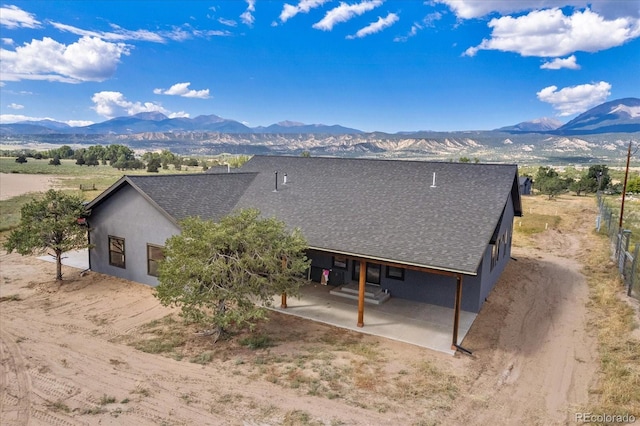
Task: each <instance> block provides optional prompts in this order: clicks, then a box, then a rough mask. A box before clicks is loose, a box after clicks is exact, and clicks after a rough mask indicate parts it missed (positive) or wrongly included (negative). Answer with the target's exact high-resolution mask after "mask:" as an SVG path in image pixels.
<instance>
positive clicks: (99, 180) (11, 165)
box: [0, 157, 202, 233]
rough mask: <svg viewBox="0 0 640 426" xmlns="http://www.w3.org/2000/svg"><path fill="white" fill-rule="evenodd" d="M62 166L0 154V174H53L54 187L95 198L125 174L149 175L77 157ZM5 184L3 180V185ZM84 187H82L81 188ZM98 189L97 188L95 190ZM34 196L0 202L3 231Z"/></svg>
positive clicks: (194, 169) (190, 170)
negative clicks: (83, 163)
mask: <svg viewBox="0 0 640 426" xmlns="http://www.w3.org/2000/svg"><path fill="white" fill-rule="evenodd" d="M61 163H62V164H60V165H59V166H51V165H49V160H48V159H47V160H36V159H33V158H29V159H28V161H27V163H24V164H19V163H16V162H15V157H0V173H12V174H14V173H24V174H40V175H51V176H54V177H55V183H54V187H55V188H56V189H62V190H65V191H69V192H72V193H75V194H77V195H81V196H82V197H83V198H84V199H85V200H92V199H93V198H95V197H96V196H97V195H99V194H100V193H101V192H102V191H104V190H105V189H107V188H108V187H109V186H111V185H112V184H113V183H115V182H116V181H117V180H118V179H120V178H121V177H122V176H123V175H125V174H127V175H150V174H156V173H148V172H147V171H146V170H144V169H143V170H118V169H116V168H113V167H111V166H90V167H89V166H79V165H77V164H75V160H61ZM201 171H202V168H201V167H186V166H182V170H180V171H178V170H175V169H174V168H173V166H171V168H170V169H169V170H160V172H159V173H158V174H176V173H199V172H201ZM2 184H3V183H2V182H0V185H2ZM81 188H82V189H81ZM94 188H95V189H94ZM32 199H33V195H28V194H27V195H21V196H18V197H13V198H10V199H8V200H2V201H0V212H1V213H2V214H1V215H0V233H3V232H6V231H9V230H10V229H12V228H13V227H15V226H16V225H17V224H18V222H19V220H20V209H21V208H22V206H23V205H25V204H26V203H28V202H29V201H31V200H32Z"/></svg>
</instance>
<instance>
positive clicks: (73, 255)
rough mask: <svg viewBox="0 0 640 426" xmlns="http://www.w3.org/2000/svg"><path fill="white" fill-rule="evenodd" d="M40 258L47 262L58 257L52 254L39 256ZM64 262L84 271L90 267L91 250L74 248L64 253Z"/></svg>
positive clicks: (53, 260)
mask: <svg viewBox="0 0 640 426" xmlns="http://www.w3.org/2000/svg"><path fill="white" fill-rule="evenodd" d="M38 259H40V260H44V261H47V262H55V261H56V258H55V257H53V256H50V255H44V256H39V257H38ZM62 264H63V265H65V266H71V267H72V268H78V269H80V270H82V271H84V270H85V269H89V250H87V249H83V250H72V251H68V252H66V253H63V254H62Z"/></svg>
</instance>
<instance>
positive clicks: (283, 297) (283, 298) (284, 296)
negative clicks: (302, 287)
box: [276, 172, 287, 309]
mask: <svg viewBox="0 0 640 426" xmlns="http://www.w3.org/2000/svg"><path fill="white" fill-rule="evenodd" d="M276 174H277V172H276ZM276 184H277V182H276ZM282 269H283V270H284V269H287V258H286V257H284V256H283V257H282ZM280 308H282V309H286V308H287V292H286V291H283V292H282V295H281V300H280Z"/></svg>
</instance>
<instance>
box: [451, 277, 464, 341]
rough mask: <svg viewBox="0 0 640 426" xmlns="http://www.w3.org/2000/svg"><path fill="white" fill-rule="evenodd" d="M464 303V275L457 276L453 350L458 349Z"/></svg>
mask: <svg viewBox="0 0 640 426" xmlns="http://www.w3.org/2000/svg"><path fill="white" fill-rule="evenodd" d="M461 303H462V275H461V274H457V275H456V300H455V302H454V305H453V342H452V343H451V349H452V350H454V351H455V350H457V349H458V347H457V346H458V327H459V325H460V304H461Z"/></svg>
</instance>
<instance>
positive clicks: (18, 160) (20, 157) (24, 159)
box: [16, 155, 27, 164]
mask: <svg viewBox="0 0 640 426" xmlns="http://www.w3.org/2000/svg"><path fill="white" fill-rule="evenodd" d="M26 162H27V157H25V156H24V155H18V157H17V158H16V163H19V164H24V163H26Z"/></svg>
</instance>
